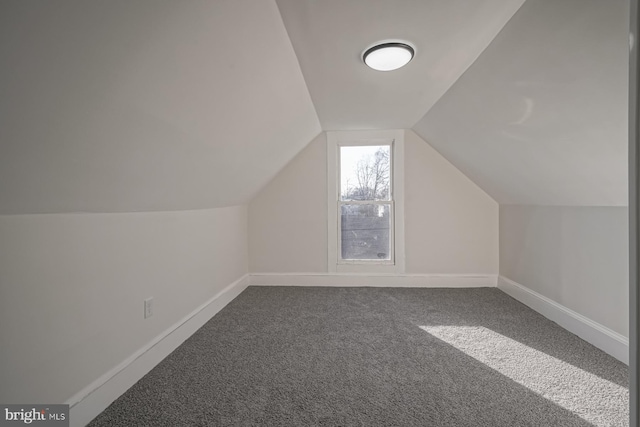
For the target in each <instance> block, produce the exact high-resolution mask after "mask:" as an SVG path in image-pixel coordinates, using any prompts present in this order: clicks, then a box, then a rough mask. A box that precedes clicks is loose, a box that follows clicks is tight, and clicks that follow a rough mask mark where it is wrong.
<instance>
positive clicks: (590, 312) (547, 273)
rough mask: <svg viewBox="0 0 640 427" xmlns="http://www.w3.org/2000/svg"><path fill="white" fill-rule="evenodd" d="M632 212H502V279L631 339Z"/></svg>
mask: <svg viewBox="0 0 640 427" xmlns="http://www.w3.org/2000/svg"><path fill="white" fill-rule="evenodd" d="M628 233H629V228H628V208H625V207H562V206H522V205H520V206H519V205H501V206H500V275H501V276H504V277H506V278H508V279H510V280H513V281H515V282H517V283H519V284H521V285H523V286H525V287H527V288H529V289H531V290H533V291H535V292H537V293H539V294H541V295H543V296H545V297H547V298H550V299H552V300H553V301H555V302H558V303H560V304H562V305H563V306H565V307H567V308H569V309H571V310H573V311H575V312H577V313H579V314H582V315H583V316H585V317H587V318H589V319H591V320H593V321H596V322H598V323H600V324H601V325H604V326H606V327H608V328H610V329H612V330H613V331H615V332H618V333H619V334H622V335H624V336H627V337H628V336H629V329H628V321H629V304H628V294H629V288H628V284H629V268H628V266H629V257H628V235H629V234H628Z"/></svg>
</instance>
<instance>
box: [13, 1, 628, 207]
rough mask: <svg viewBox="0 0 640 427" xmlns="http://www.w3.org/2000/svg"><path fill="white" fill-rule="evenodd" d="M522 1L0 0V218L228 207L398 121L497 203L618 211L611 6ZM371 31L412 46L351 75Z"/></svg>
mask: <svg viewBox="0 0 640 427" xmlns="http://www.w3.org/2000/svg"><path fill="white" fill-rule="evenodd" d="M523 1H524V0H473V1H471V0H447V1H444V0H412V1H409V0H394V1H388V0H349V1H344V0H322V1H320V0H277V2H276V0H188V1H182V2H176V1H173V0H137V1H135V2H131V1H129V0H111V1H109V2H87V1H85V0H58V1H55V2H42V1H39V0H3V1H2V2H0V69H1V70H2V73H1V74H0V214H16V213H41V212H77V211H91V212H125V211H144V210H148V211H153V210H182V209H198V208H214V207H220V206H230V205H236V204H245V203H247V202H249V201H250V200H251V199H252V197H254V195H255V194H257V192H258V191H259V190H260V189H261V188H262V187H263V186H264V185H265V184H266V183H267V182H268V181H269V180H270V179H271V178H272V177H273V176H275V174H276V173H277V172H278V171H279V170H280V169H281V168H282V167H283V166H284V165H285V164H286V163H287V162H289V161H290V160H291V159H292V158H293V157H294V156H295V154H296V153H298V152H299V151H300V150H301V149H302V148H303V147H304V146H305V145H306V144H307V143H309V142H310V141H311V140H312V139H313V138H314V137H315V136H316V135H317V134H318V133H319V132H320V131H321V130H323V129H324V130H346V129H388V128H413V129H414V130H415V131H416V132H417V133H418V134H420V136H422V137H423V138H424V139H425V140H426V141H427V142H429V143H430V144H431V145H432V146H433V147H435V148H436V149H437V150H438V151H439V152H440V153H442V154H443V155H444V156H445V157H446V158H447V159H449V160H450V161H451V162H452V163H453V164H454V165H455V166H456V167H458V168H459V169H460V170H461V171H462V172H464V173H465V174H466V175H468V176H469V177H470V178H471V179H472V180H474V181H475V182H476V183H477V184H478V185H480V186H481V187H482V188H483V189H484V190H485V191H487V192H488V193H489V194H490V195H491V196H492V197H494V198H495V199H496V200H497V201H499V202H500V203H525V204H560V205H620V204H625V203H626V171H627V166H626V131H627V129H626V121H627V103H626V93H627V78H626V73H627V54H628V53H627V52H628V51H627V49H628V46H627V20H628V19H627V16H628V6H629V5H628V0H529V1H527V2H524V4H523ZM505 24H506V25H505ZM496 34H497V36H496ZM388 39H402V40H407V41H409V42H411V43H413V44H414V45H415V46H416V50H417V53H416V57H415V59H414V60H413V61H412V62H411V63H410V64H409V65H408V66H407V67H405V68H403V69H400V70H398V71H395V72H389V73H384V72H376V71H373V70H370V69H368V68H366V67H365V66H364V65H363V64H362V62H361V59H360V55H361V53H362V51H363V50H364V49H366V48H367V47H369V46H370V45H371V44H372V43H374V42H376V41H380V40H388Z"/></svg>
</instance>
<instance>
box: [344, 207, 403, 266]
mask: <svg viewBox="0 0 640 427" xmlns="http://www.w3.org/2000/svg"><path fill="white" fill-rule="evenodd" d="M340 215H341V225H342V228H341V229H342V242H341V253H342V259H345V260H347V259H354V260H355V259H358V260H365V259H366V260H390V259H391V245H390V239H389V229H390V225H391V216H390V205H386V204H385V205H351V204H343V205H342V206H341V212H340Z"/></svg>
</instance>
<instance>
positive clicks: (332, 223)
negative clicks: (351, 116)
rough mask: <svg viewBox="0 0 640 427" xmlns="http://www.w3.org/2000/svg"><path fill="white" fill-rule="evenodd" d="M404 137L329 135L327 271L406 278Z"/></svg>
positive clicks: (397, 133) (394, 133)
mask: <svg viewBox="0 0 640 427" xmlns="http://www.w3.org/2000/svg"><path fill="white" fill-rule="evenodd" d="M403 136H404V133H403V131H371V132H328V133H327V141H328V155H329V156H328V159H329V168H328V169H329V174H328V181H329V187H328V188H329V192H328V193H329V194H328V201H329V204H328V205H329V227H328V231H329V271H338V272H385V271H388V272H404V245H403V242H404V239H403V233H402V231H403V221H402V219H403V216H402V212H403V207H402V173H400V172H401V165H402V162H401V160H402V154H403Z"/></svg>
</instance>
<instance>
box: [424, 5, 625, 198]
mask: <svg viewBox="0 0 640 427" xmlns="http://www.w3.org/2000/svg"><path fill="white" fill-rule="evenodd" d="M628 14H629V3H628V1H626V0H614V1H607V0H560V1H559V0H535V1H534V0H529V1H527V2H525V4H524V5H523V6H522V8H521V9H520V10H519V11H518V12H517V13H516V14H515V15H514V17H513V18H512V19H511V20H510V21H509V23H507V25H506V26H505V27H504V29H503V30H502V32H501V33H500V34H499V35H498V36H497V37H496V38H495V40H494V41H493V42H492V43H491V44H490V45H489V47H488V48H487V49H486V50H485V51H484V52H483V54H482V55H481V56H480V57H479V58H478V60H477V61H476V62H475V63H474V64H473V65H472V66H471V67H470V68H469V69H468V70H467V72H466V73H465V74H464V75H463V76H462V77H461V78H460V79H459V80H458V81H457V82H456V83H455V84H454V85H453V87H452V88H451V89H450V90H449V91H448V92H447V93H446V94H445V95H444V96H443V97H442V98H441V99H440V100H439V101H438V103H437V104H436V105H435V106H434V107H433V108H432V109H431V110H430V111H429V112H428V113H427V114H426V116H425V117H424V118H423V119H422V120H420V122H419V123H418V124H416V126H415V127H414V130H415V131H416V132H417V133H418V134H419V135H420V136H422V137H423V138H424V139H425V140H426V141H427V142H428V143H429V144H431V145H432V146H433V147H434V148H436V150H438V151H439V152H440V153H441V154H443V155H444V156H445V157H446V158H447V159H449V161H451V162H452V163H453V164H455V165H456V166H457V167H458V168H459V169H461V170H462V171H463V172H464V173H465V174H466V175H467V176H468V177H470V178H471V179H472V180H473V181H475V182H476V183H477V184H478V185H480V186H481V187H482V188H483V189H484V190H485V191H487V192H488V193H489V194H490V195H492V196H493V197H494V198H495V199H496V200H497V201H498V202H499V203H503V204H538V205H596V206H597V205H602V206H622V205H626V204H627V170H628V168H627V121H628V118H627V116H628V110H627V108H628V106H627V94H628V79H627V75H628V21H629V18H628V16H629V15H628Z"/></svg>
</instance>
